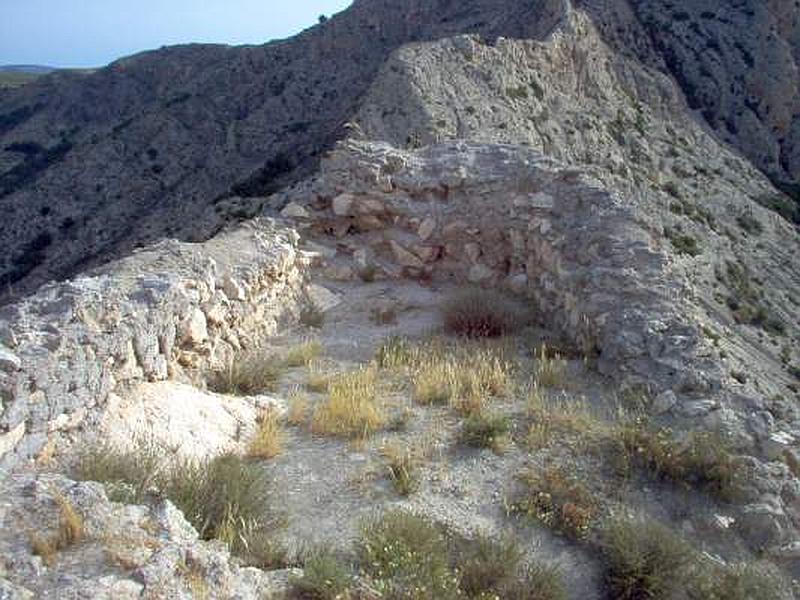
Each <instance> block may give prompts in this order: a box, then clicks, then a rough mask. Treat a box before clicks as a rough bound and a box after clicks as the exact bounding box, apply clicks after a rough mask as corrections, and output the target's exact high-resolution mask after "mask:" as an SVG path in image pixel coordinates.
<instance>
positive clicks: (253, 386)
mask: <svg viewBox="0 0 800 600" xmlns="http://www.w3.org/2000/svg"><path fill="white" fill-rule="evenodd" d="M283 371H284V364H283V361H281V360H280V359H279V358H277V357H276V356H274V355H272V354H269V353H266V352H264V351H263V350H260V351H252V352H248V353H245V354H242V355H239V356H234V357H233V358H232V359H231V360H230V361H229V362H228V364H227V365H226V366H225V368H224V369H222V370H219V371H215V372H214V373H213V374H212V376H211V378H210V380H209V382H208V387H209V389H211V390H212V391H214V392H217V393H219V394H235V395H239V396H251V395H255V394H262V393H264V392H271V391H275V388H276V386H277V384H278V380H279V379H280V377H281V375H282V374H283Z"/></svg>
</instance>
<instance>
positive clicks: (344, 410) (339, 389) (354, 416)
mask: <svg viewBox="0 0 800 600" xmlns="http://www.w3.org/2000/svg"><path fill="white" fill-rule="evenodd" d="M377 377H378V372H377V370H376V369H375V368H373V367H366V368H361V369H357V370H355V371H351V372H349V373H343V374H341V375H338V376H336V377H334V378H333V379H331V381H330V383H329V385H328V398H327V400H326V401H325V402H323V403H322V404H321V405H320V406H319V407H318V408H317V410H316V411H315V412H314V418H313V421H312V430H313V431H314V432H316V433H322V434H325V435H336V436H343V437H349V438H365V437H367V436H369V435H370V434H372V433H374V432H375V431H377V430H379V429H380V428H381V427H383V425H384V423H385V420H386V417H385V415H384V411H383V407H382V406H380V404H379V402H378V393H377V389H378V388H377V386H378V381H377Z"/></svg>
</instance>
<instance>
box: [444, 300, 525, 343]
mask: <svg viewBox="0 0 800 600" xmlns="http://www.w3.org/2000/svg"><path fill="white" fill-rule="evenodd" d="M442 320H443V321H444V329H445V331H447V332H448V333H451V334H455V335H460V336H464V337H469V338H491V337H500V336H502V335H505V334H507V333H509V332H510V331H512V330H513V329H514V328H516V327H519V326H520V325H521V322H522V318H521V316H520V313H519V311H518V310H516V308H515V307H514V305H513V304H512V303H511V302H509V300H508V299H507V298H505V297H504V296H502V295H500V294H498V293H496V292H492V291H489V290H483V289H469V290H463V291H461V292H458V293H456V294H454V295H453V296H452V297H451V298H449V299H448V300H447V301H446V302H445V303H444V305H443V307H442Z"/></svg>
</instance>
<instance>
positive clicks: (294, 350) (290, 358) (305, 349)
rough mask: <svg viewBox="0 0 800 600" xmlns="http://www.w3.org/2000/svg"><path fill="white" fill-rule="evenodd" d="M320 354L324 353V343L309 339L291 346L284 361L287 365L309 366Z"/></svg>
mask: <svg viewBox="0 0 800 600" xmlns="http://www.w3.org/2000/svg"><path fill="white" fill-rule="evenodd" d="M320 354H322V344H320V343H319V342H318V341H315V340H309V341H305V342H302V343H300V344H297V345H296V346H292V347H291V348H289V350H288V352H287V353H286V356H285V357H284V363H285V364H286V366H287V367H307V366H308V365H309V364H311V361H313V360H314V359H315V358H317V357H318V356H319V355H320Z"/></svg>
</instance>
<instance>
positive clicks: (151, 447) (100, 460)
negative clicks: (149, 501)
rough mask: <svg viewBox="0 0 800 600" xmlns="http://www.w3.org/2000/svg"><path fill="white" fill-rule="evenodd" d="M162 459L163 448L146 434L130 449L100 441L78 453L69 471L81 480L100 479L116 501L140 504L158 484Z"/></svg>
mask: <svg viewBox="0 0 800 600" xmlns="http://www.w3.org/2000/svg"><path fill="white" fill-rule="evenodd" d="M164 462H165V457H164V453H163V450H162V449H161V448H159V447H158V446H156V445H155V444H154V443H153V442H151V441H150V440H149V439H147V438H142V439H139V440H136V441H134V444H133V449H132V450H130V451H128V450H123V449H120V448H117V447H115V446H111V445H109V444H106V443H101V444H99V445H92V446H89V447H88V448H86V449H85V450H83V451H82V452H81V453H80V454H79V455H78V458H77V461H76V464H75V465H74V467H73V473H72V474H73V476H74V477H75V479H78V480H81V481H99V482H102V483H103V484H105V488H106V492H107V494H108V497H109V499H111V500H113V501H115V502H123V503H126V504H140V503H141V502H142V500H143V499H144V497H145V494H146V493H147V490H148V488H150V487H151V486H154V485H156V484H157V476H158V474H159V472H160V471H161V470H162V469H163V467H164V466H165V465H164Z"/></svg>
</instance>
